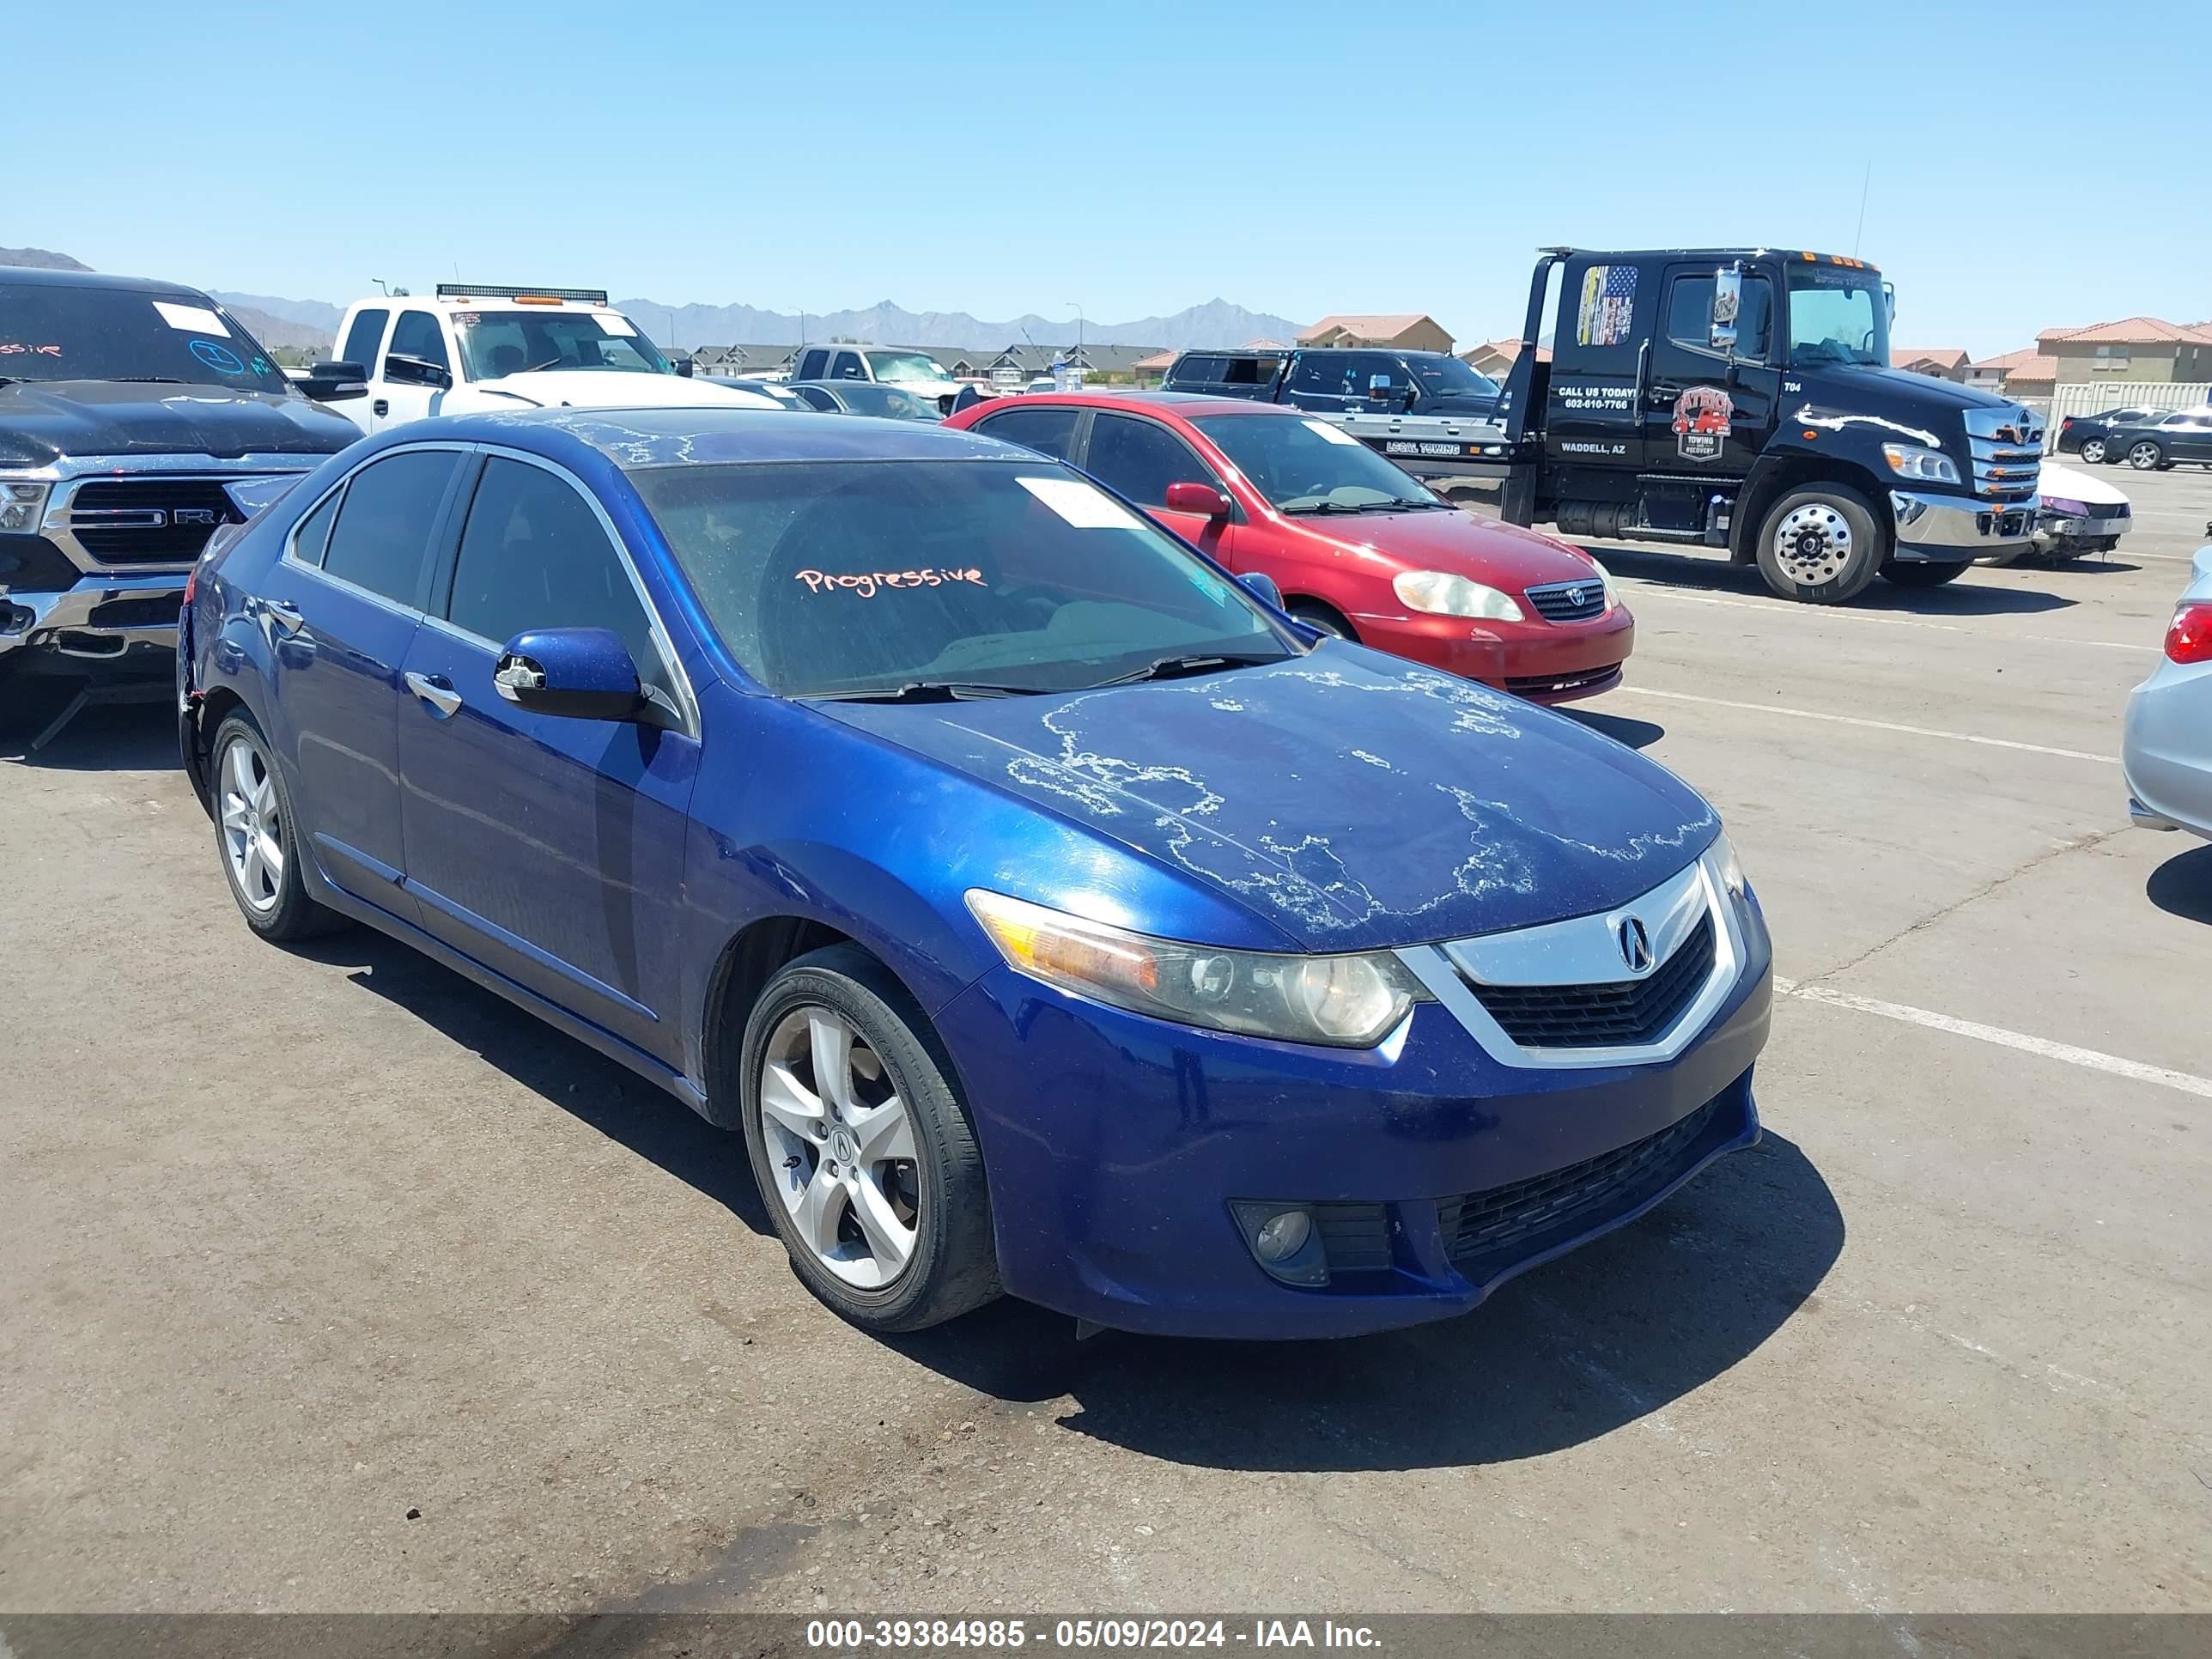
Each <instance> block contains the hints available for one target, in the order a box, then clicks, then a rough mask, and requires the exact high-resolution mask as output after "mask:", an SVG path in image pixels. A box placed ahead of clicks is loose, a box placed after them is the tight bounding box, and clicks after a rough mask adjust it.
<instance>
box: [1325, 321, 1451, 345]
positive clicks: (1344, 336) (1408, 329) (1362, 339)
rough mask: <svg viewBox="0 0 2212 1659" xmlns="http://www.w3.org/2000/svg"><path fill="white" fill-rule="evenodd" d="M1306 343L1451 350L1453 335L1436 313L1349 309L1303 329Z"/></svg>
mask: <svg viewBox="0 0 2212 1659" xmlns="http://www.w3.org/2000/svg"><path fill="white" fill-rule="evenodd" d="M1298 343H1299V344H1300V345H1302V346H1396V347H1398V348H1399V349H1401V350H1405V351H1449V350H1450V349H1452V337H1451V336H1450V335H1449V334H1447V333H1445V332H1444V331H1443V325H1441V324H1439V323H1438V322H1437V319H1435V318H1433V317H1427V316H1423V315H1421V314H1420V313H1413V312H1407V313H1397V314H1394V315H1389V316H1379V317H1378V316H1365V315H1357V314H1351V313H1346V314H1342V315H1338V316H1333V317H1324V318H1322V319H1321V320H1320V321H1319V322H1317V323H1316V324H1315V325H1313V326H1312V327H1311V328H1309V329H1305V330H1303V331H1300V333H1299V335H1298Z"/></svg>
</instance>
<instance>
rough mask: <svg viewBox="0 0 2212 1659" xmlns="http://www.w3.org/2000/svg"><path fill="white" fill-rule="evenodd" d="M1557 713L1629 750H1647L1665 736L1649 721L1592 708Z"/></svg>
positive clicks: (1665, 731) (1665, 733)
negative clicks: (1632, 718) (1604, 712)
mask: <svg viewBox="0 0 2212 1659" xmlns="http://www.w3.org/2000/svg"><path fill="white" fill-rule="evenodd" d="M1559 712H1560V713H1561V714H1565V716H1566V717H1567V718H1568V719H1569V720H1573V721H1575V722H1576V723H1577V725H1581V726H1588V727H1589V729H1590V730H1591V731H1593V732H1597V733H1598V734H1599V735H1600V736H1601V737H1607V738H1612V739H1613V741H1614V742H1615V743H1625V744H1627V745H1628V746H1629V747H1630V748H1631V749H1648V748H1650V746H1651V745H1652V744H1655V743H1656V742H1658V741H1659V739H1660V738H1663V737H1665V736H1666V735H1667V728H1666V727H1665V726H1655V725H1653V724H1652V723H1651V722H1650V720H1630V719H1628V718H1627V717H1626V715H1622V714H1599V713H1598V712H1597V711H1596V710H1595V709H1594V708H1562V709H1561V710H1559Z"/></svg>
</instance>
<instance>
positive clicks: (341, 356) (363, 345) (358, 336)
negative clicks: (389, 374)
mask: <svg viewBox="0 0 2212 1659" xmlns="http://www.w3.org/2000/svg"><path fill="white" fill-rule="evenodd" d="M391 315H392V313H390V312H388V311H385V310H381V309H379V310H375V311H360V312H356V313H354V319H353V326H352V327H351V328H349V329H348V330H347V331H346V337H345V349H344V350H343V351H341V352H339V353H338V361H339V362H342V363H361V364H362V365H364V366H366V367H367V368H368V371H369V373H370V374H374V373H375V372H376V348H377V344H378V343H379V342H380V341H381V340H382V339H383V338H384V325H385V322H386V319H388V318H389V317H390V316H391Z"/></svg>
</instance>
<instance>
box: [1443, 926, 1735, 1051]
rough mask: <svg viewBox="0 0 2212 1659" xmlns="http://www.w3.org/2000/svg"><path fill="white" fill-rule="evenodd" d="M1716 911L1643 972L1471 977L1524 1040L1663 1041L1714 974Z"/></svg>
mask: <svg viewBox="0 0 2212 1659" xmlns="http://www.w3.org/2000/svg"><path fill="white" fill-rule="evenodd" d="M1713 959H1714V938H1713V918H1712V913H1711V911H1707V912H1706V913H1705V915H1704V916H1703V917H1702V918H1700V919H1699V922H1698V925H1697V927H1695V928H1693V929H1692V931H1691V932H1690V933H1688V934H1687V935H1686V937H1685V938H1684V939H1683V940H1682V942H1681V943H1680V944H1679V945H1676V946H1675V947H1674V954H1673V955H1672V956H1670V957H1668V958H1667V960H1666V961H1664V962H1662V963H1660V964H1659V966H1658V968H1657V969H1656V971H1654V972H1653V973H1651V974H1649V975H1646V976H1645V977H1644V978H1642V979H1632V980H1623V981H1619V982H1617V983H1613V984H1607V985H1484V984H1481V983H1480V982H1479V981H1474V980H1469V981H1468V990H1470V991H1472V992H1474V996H1475V1000H1477V1001H1478V1002H1480V1003H1481V1004H1482V1006H1483V1007H1484V1009H1485V1010H1486V1011H1487V1012H1488V1013H1489V1015H1490V1017H1491V1018H1492V1019H1494V1020H1496V1021H1497V1022H1498V1025H1499V1027H1500V1028H1501V1029H1502V1030H1504V1033H1505V1035H1506V1036H1509V1037H1510V1038H1512V1039H1513V1041H1514V1042H1517V1043H1519V1044H1520V1045H1521V1046H1522V1048H1624V1047H1629V1046H1632V1045H1637V1044H1642V1043H1647V1042H1657V1041H1658V1040H1659V1039H1660V1038H1661V1037H1662V1036H1665V1035H1666V1034H1667V1032H1668V1030H1669V1029H1670V1028H1671V1027H1672V1026H1673V1025H1674V1022H1675V1021H1676V1020H1677V1019H1679V1018H1681V1014H1682V1011H1683V1010H1684V1009H1685V1008H1686V1007H1688V1006H1690V1004H1691V1002H1692V1000H1695V998H1696V996H1697V994H1698V993H1699V990H1701V989H1703V988H1704V986H1705V981H1707V980H1708V979H1710V978H1711V976H1712V971H1713Z"/></svg>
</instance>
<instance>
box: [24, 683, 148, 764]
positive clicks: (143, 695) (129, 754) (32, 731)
mask: <svg viewBox="0 0 2212 1659" xmlns="http://www.w3.org/2000/svg"><path fill="white" fill-rule="evenodd" d="M78 689H79V687H78V685H77V684H76V682H75V681H71V680H57V679H47V678H43V677H34V676H30V675H18V676H15V677H12V678H8V679H4V680H0V760H11V761H16V762H19V763H21V764H22V765H25V766H37V767H44V768H47V769H52V770H55V771H64V772H167V771H174V770H176V769H178V768H179V765H180V762H179V759H178V756H177V720H176V716H175V714H173V713H172V712H171V708H172V705H173V692H172V690H171V689H170V686H169V684H168V683H167V681H161V682H159V683H155V684H147V685H144V686H143V688H142V687H138V686H134V687H132V688H131V689H129V690H127V691H118V690H108V691H106V692H104V693H95V694H94V695H95V697H96V698H99V699H100V700H98V701H94V702H89V703H88V704H87V705H86V706H85V707H84V708H81V709H79V710H78V711H77V712H76V713H75V714H71V715H70V720H69V722H68V724H67V725H65V726H63V727H62V728H61V730H60V731H58V732H55V733H54V734H53V735H52V737H51V738H47V741H46V746H45V747H44V748H42V749H33V748H32V746H31V745H32V744H34V743H37V742H38V741H39V739H40V738H41V737H44V736H46V732H47V730H48V728H49V727H50V726H52V724H53V722H54V721H55V720H57V719H58V718H59V717H60V715H61V714H63V713H64V711H65V710H67V709H68V708H69V705H70V701H71V699H72V698H74V697H75V696H76V693H77V690H78ZM117 696H123V697H125V698H126V699H127V700H125V701H122V702H116V701H112V699H113V698H115V697H117Z"/></svg>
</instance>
